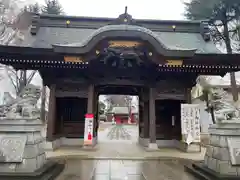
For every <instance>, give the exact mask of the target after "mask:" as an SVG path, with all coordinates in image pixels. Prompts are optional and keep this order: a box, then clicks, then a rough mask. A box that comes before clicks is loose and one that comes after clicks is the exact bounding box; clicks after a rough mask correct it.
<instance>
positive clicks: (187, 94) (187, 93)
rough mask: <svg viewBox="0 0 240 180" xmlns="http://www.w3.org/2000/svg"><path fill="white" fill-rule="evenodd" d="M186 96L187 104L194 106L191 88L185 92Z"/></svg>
mask: <svg viewBox="0 0 240 180" xmlns="http://www.w3.org/2000/svg"><path fill="white" fill-rule="evenodd" d="M185 96H186V102H187V103H188V104H192V94H191V88H187V89H186V90H185Z"/></svg>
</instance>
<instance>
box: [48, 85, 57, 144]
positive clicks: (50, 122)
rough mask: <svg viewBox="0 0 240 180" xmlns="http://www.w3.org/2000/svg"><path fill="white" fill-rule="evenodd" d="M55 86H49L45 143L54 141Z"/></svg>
mask: <svg viewBox="0 0 240 180" xmlns="http://www.w3.org/2000/svg"><path fill="white" fill-rule="evenodd" d="M55 92H56V85H55V84H52V85H51V86H50V96H49V104H48V106H49V107H48V119H47V137H46V138H47V141H53V140H54V133H55V129H56V128H55V123H56V122H55V121H56V96H55Z"/></svg>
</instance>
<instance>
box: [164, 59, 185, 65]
mask: <svg viewBox="0 0 240 180" xmlns="http://www.w3.org/2000/svg"><path fill="white" fill-rule="evenodd" d="M166 64H167V65H170V66H181V65H182V64H183V60H167V63H166Z"/></svg>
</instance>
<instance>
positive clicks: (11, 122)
mask: <svg viewBox="0 0 240 180" xmlns="http://www.w3.org/2000/svg"><path fill="white" fill-rule="evenodd" d="M42 128H43V126H42V122H41V121H40V120H39V119H30V118H29V119H6V118H4V119H1V120H0V153H1V154H0V179H8V180H11V179H19V178H21V179H33V178H34V179H35V178H36V177H34V176H38V177H39V178H40V179H41V178H42V177H44V178H45V179H46V180H48V179H49V178H51V177H54V176H57V175H58V174H59V173H60V172H61V171H62V170H63V167H64V164H58V163H57V162H53V161H47V160H46V154H45V151H44V141H45V138H44V137H42V135H41V130H42Z"/></svg>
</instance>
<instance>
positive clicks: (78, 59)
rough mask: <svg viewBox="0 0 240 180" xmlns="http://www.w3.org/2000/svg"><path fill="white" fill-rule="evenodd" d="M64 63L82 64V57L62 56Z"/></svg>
mask: <svg viewBox="0 0 240 180" xmlns="http://www.w3.org/2000/svg"><path fill="white" fill-rule="evenodd" d="M64 61H65V62H75V63H76V62H83V59H82V57H78V56H64Z"/></svg>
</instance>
